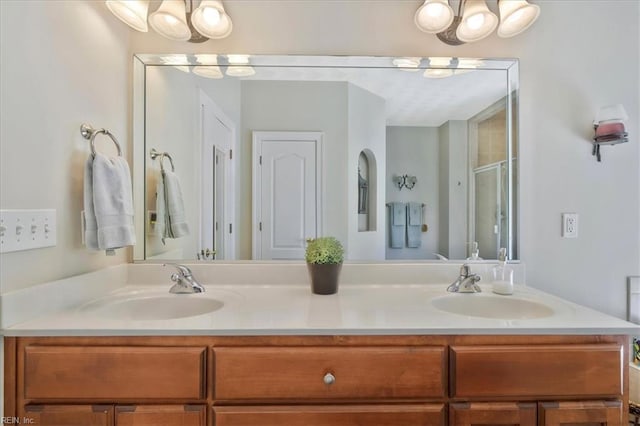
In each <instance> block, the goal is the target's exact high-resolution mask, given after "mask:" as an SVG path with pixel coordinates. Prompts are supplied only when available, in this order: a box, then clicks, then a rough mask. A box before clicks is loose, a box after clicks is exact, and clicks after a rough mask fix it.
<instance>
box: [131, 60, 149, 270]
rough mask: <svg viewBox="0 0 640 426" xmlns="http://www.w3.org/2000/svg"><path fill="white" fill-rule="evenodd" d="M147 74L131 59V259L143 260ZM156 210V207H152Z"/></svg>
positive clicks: (145, 201) (145, 211)
mask: <svg viewBox="0 0 640 426" xmlns="http://www.w3.org/2000/svg"><path fill="white" fill-rule="evenodd" d="M146 74H147V68H146V66H145V64H144V63H143V62H142V61H141V60H140V59H139V58H138V57H136V56H134V60H133V119H132V126H131V127H132V132H133V135H132V136H133V137H132V139H131V140H132V141H133V143H132V149H131V151H132V153H133V167H132V169H133V206H134V211H135V215H134V218H133V220H134V226H135V230H136V244H135V245H134V246H133V259H134V260H144V259H146V246H147V238H146V237H147V226H148V223H147V209H148V206H147V191H146V186H147V180H146V168H147V167H146V164H147V158H146V156H145V147H146V146H147V144H146V140H145V139H146V131H145V128H146V120H145V114H146V105H145V104H146V98H145V87H146ZM154 209H155V208H154Z"/></svg>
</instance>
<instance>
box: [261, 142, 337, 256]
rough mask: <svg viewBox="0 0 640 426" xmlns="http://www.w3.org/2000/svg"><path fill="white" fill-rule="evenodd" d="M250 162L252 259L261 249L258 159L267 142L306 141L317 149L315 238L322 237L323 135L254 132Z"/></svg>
mask: <svg viewBox="0 0 640 426" xmlns="http://www.w3.org/2000/svg"><path fill="white" fill-rule="evenodd" d="M252 135H253V136H252V141H253V142H252V158H251V170H253V173H252V185H251V206H252V207H251V210H252V213H251V231H252V232H251V258H252V259H253V260H260V259H262V257H261V250H260V247H261V245H262V232H261V231H260V227H259V224H260V222H261V220H262V216H261V214H260V212H261V211H262V180H261V179H260V173H258V171H259V170H260V156H261V155H262V143H263V142H268V141H269V140H277V141H300V140H303V141H309V142H314V143H315V147H316V203H315V205H316V236H320V235H322V229H323V222H324V214H323V213H324V209H323V200H324V174H323V170H322V165H323V153H324V150H323V140H324V133H323V132H293V131H254V132H252Z"/></svg>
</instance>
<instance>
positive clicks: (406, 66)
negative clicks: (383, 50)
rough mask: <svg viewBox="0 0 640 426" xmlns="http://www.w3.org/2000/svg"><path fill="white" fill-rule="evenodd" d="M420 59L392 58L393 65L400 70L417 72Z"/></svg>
mask: <svg viewBox="0 0 640 426" xmlns="http://www.w3.org/2000/svg"><path fill="white" fill-rule="evenodd" d="M421 61H422V58H415V57H411V58H394V59H393V61H392V62H393V65H395V66H396V67H398V68H400V69H401V70H403V71H418V67H419V66H420V62H421Z"/></svg>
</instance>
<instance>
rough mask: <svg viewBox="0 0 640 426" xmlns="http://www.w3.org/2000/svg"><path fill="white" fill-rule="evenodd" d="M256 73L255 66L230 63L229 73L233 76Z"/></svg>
mask: <svg viewBox="0 0 640 426" xmlns="http://www.w3.org/2000/svg"><path fill="white" fill-rule="evenodd" d="M255 73H256V70H255V69H253V67H249V66H246V65H230V66H229V67H227V75H229V76H231V77H249V76H252V75H254V74H255Z"/></svg>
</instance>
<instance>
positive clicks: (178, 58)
mask: <svg viewBox="0 0 640 426" xmlns="http://www.w3.org/2000/svg"><path fill="white" fill-rule="evenodd" d="M160 60H161V61H162V63H163V64H164V65H169V66H172V67H174V68H175V69H177V70H180V71H182V72H185V73H189V71H190V70H189V66H188V65H185V64H188V63H189V59H188V58H187V55H184V54H175V55H168V56H161V57H160Z"/></svg>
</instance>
